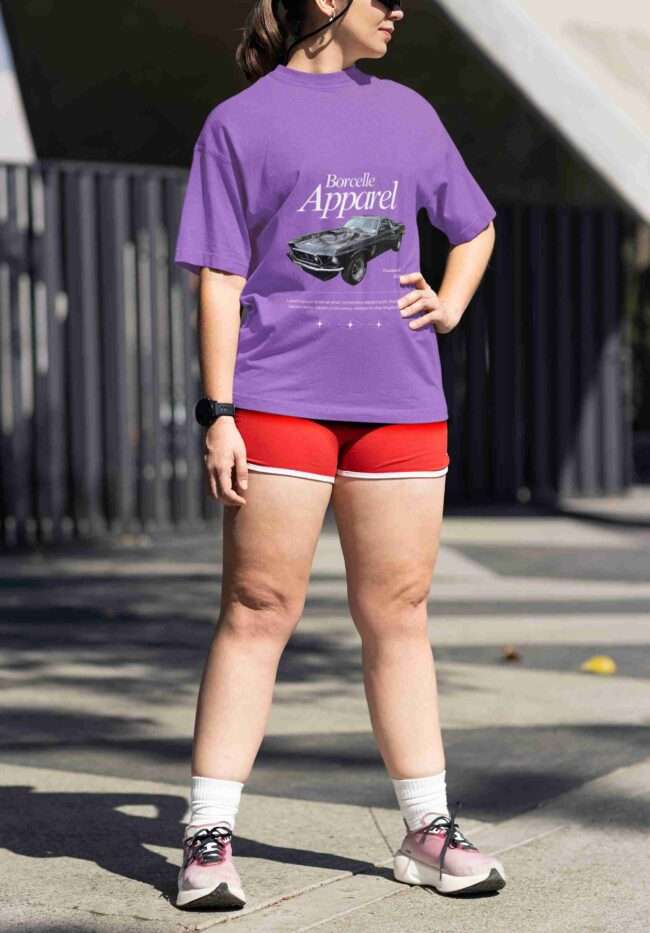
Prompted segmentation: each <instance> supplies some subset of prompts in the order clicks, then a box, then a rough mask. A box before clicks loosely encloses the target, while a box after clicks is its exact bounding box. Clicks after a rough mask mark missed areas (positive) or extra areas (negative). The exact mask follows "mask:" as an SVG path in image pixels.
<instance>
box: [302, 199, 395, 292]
mask: <svg viewBox="0 0 650 933" xmlns="http://www.w3.org/2000/svg"><path fill="white" fill-rule="evenodd" d="M404 229H405V227H404V224H401V223H398V222H397V221H395V220H391V218H390V217H377V216H367V215H364V216H358V217H350V219H349V220H346V222H345V223H344V224H343V226H342V227H333V228H332V229H330V230H319V231H318V232H317V233H305V234H303V236H299V237H296V238H295V239H293V240H289V252H288V253H287V256H288V257H289V259H291V261H292V262H295V263H296V265H298V266H300V268H301V269H304V270H305V272H309V273H311V275H315V276H316V277H317V278H319V279H323V280H327V279H332V278H334V276H335V275H338V273H339V272H340V273H341V276H342V278H343V280H344V281H345V282H347V283H348V284H349V285H358V284H359V282H361V280H362V279H363V277H364V275H365V274H366V268H367V264H368V261H369V260H370V259H373V258H374V257H375V256H378V255H379V254H380V253H383V252H384V251H385V250H387V249H393V250H395V251H397V250H398V249H399V248H400V245H401V243H402V236H403V235H404Z"/></svg>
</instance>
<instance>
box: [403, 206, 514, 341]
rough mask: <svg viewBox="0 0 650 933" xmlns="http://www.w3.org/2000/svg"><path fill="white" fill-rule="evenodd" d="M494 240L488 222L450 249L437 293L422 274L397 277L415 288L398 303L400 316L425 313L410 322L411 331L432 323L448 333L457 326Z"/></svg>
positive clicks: (494, 235)
mask: <svg viewBox="0 0 650 933" xmlns="http://www.w3.org/2000/svg"><path fill="white" fill-rule="evenodd" d="M495 238H496V234H495V231H494V223H493V222H492V221H490V223H489V224H488V226H487V227H486V228H485V230H483V231H482V232H481V233H479V234H478V236H475V237H474V239H472V240H468V242H467V243H458V244H456V246H452V247H451V249H450V251H449V255H448V257H447V264H446V266H445V272H444V275H443V277H442V282H441V283H440V288H439V289H438V291H437V292H435V291H434V290H433V289H432V288H431V286H430V285H429V283H428V282H427V281H426V279H425V278H424V276H423V275H422V273H421V272H408V273H405V274H404V275H401V276H400V282H401V284H402V285H409V284H412V285H413V286H414V288H413V291H410V292H407V293H406V295H403V296H402V297H401V298H400V300H399V302H398V307H399V308H400V309H401V310H400V313H401V315H402V317H410V316H411V315H413V314H417V313H418V312H421V311H423V312H425V313H424V314H421V315H420V316H419V317H417V318H416V319H415V320H413V321H409V327H410V328H411V329H412V330H419V329H420V328H421V327H426V326H427V325H429V324H433V326H434V327H435V329H436V332H437V333H439V334H448V333H449V331H451V330H453V329H454V327H456V325H457V324H458V323H459V321H460V319H461V318H462V316H463V314H464V312H465V309H466V308H467V306H468V304H469V303H470V301H471V300H472V297H473V296H474V293H475V291H476V289H477V288H478V286H479V284H480V281H481V279H482V278H483V274H484V273H485V270H486V268H487V264H488V262H489V260H490V256H491V255H492V250H493V249H494V241H495Z"/></svg>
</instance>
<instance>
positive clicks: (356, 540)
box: [332, 476, 446, 635]
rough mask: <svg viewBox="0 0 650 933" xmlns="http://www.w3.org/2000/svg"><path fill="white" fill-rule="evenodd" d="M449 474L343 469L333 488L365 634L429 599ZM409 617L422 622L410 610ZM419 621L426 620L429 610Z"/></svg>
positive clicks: (353, 601)
mask: <svg viewBox="0 0 650 933" xmlns="http://www.w3.org/2000/svg"><path fill="white" fill-rule="evenodd" d="M445 482H446V476H435V477H407V478H405V479H359V478H358V477H345V476H337V478H336V482H335V484H334V490H333V492H332V507H333V510H334V514H335V518H336V523H337V527H338V530H339V536H340V539H341V547H342V550H343V556H344V559H345V567H346V576H347V587H348V602H349V606H350V612H351V614H352V617H353V619H354V621H355V623H356V625H357V627H358V628H359V630H360V632H361V634H362V635H364V633H371V629H372V634H380V633H381V631H380V630H381V627H382V626H383V625H386V626H390V627H391V628H393V629H394V626H395V625H397V624H399V617H400V613H399V612H395V611H394V610H399V609H400V608H402V607H406V608H407V609H408V608H409V607H414V606H424V607H426V601H427V597H428V594H429V589H430V585H431V579H432V576H433V572H434V569H435V565H436V561H437V558H438V551H439V545H440V530H441V525H442V515H443V505H444V493H445ZM402 615H403V618H404V619H405V621H406V622H407V624H418V622H417V618H416V617H414V616H413V614H412V613H411V614H410V615H409V614H408V613H406V614H402ZM419 624H420V625H423V626H426V612H424V613H421V614H420V617H419Z"/></svg>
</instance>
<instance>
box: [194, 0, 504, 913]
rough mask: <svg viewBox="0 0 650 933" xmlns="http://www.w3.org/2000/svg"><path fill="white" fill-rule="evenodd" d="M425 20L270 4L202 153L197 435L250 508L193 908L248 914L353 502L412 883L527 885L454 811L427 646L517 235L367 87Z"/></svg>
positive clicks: (208, 724)
mask: <svg viewBox="0 0 650 933" xmlns="http://www.w3.org/2000/svg"><path fill="white" fill-rule="evenodd" d="M403 17H404V12H403V11H402V9H401V7H400V4H399V3H398V2H396V3H392V2H381V0H257V2H256V3H255V4H254V6H253V8H252V10H251V12H250V14H249V17H248V20H247V23H246V26H245V29H244V33H243V38H242V41H241V44H240V46H239V48H238V49H237V62H238V64H239V66H240V67H241V68H242V70H243V72H244V74H245V75H246V77H247V78H248V79H249V81H250V82H251V83H250V85H249V86H248V87H246V88H245V89H244V90H243V91H240V92H239V93H237V94H235V95H234V96H232V97H230V98H228V99H226V100H224V101H222V102H220V103H219V104H218V105H217V106H216V107H214V109H213V110H212V111H211V112H210V113H209V114H208V116H207V118H206V120H205V122H204V124H203V127H202V129H201V131H200V134H199V137H198V139H197V141H196V144H195V147H194V153H193V159H192V166H191V170H190V175H189V180H188V187H187V191H186V195H185V201H184V204H183V211H182V215H181V225H180V230H179V234H178V240H177V248H176V256H175V261H176V262H177V263H178V264H179V265H181V266H183V267H185V268H188V269H190V270H191V271H193V272H195V273H197V274H198V275H200V291H199V305H200V307H199V332H200V363H201V373H202V380H203V390H204V392H205V398H204V399H202V400H200V401H199V403H198V404H197V407H196V416H197V419H198V420H199V422H200V423H201V424H202V425H203V426H204V427H205V428H206V433H205V463H206V469H207V473H208V477H209V483H210V490H211V494H212V495H213V496H214V497H215V498H216V499H218V500H219V501H221V502H222V503H223V504H224V506H227V508H225V509H224V512H223V542H224V562H223V563H224V566H223V585H222V592H221V606H220V613H219V620H218V624H217V627H216V631H215V634H214V639H213V642H212V645H211V647H210V651H209V655H208V658H207V662H206V666H205V670H204V673H203V678H202V682H201V687H200V691H199V697H198V706H197V715H196V724H195V735H194V750H193V757H192V788H191V816H190V821H189V823H188V825H187V827H186V830H185V834H184V840H183V842H184V858H183V866H182V868H181V870H180V872H179V878H178V883H179V893H178V898H177V905H178V906H179V907H184V908H187V907H190V908H194V907H204V906H229V905H231V906H235V907H237V906H242V905H243V904H244V903H245V896H244V893H243V890H242V885H241V881H240V878H239V875H238V873H237V870H236V868H235V865H234V863H233V860H232V837H233V831H234V828H235V817H236V814H237V811H238V808H239V802H240V797H241V792H242V789H243V786H244V784H245V782H246V780H247V779H248V776H249V774H250V771H251V769H252V766H253V762H254V760H255V757H256V754H257V751H258V748H259V746H260V744H261V741H262V739H263V736H264V732H265V727H266V723H267V719H268V715H269V712H270V706H271V698H272V693H273V688H274V683H275V679H276V673H277V666H278V662H279V660H280V657H281V655H282V651H283V649H284V647H285V645H286V643H287V641H288V639H289V638H290V636H291V634H292V632H293V630H294V628H295V626H296V625H297V623H298V621H299V619H300V617H301V614H302V611H303V606H304V601H305V596H306V589H307V585H308V580H309V575H310V570H311V566H312V559H313V555H314V551H315V548H316V545H317V541H318V537H319V533H320V529H321V526H322V522H323V518H324V515H325V511H326V508H327V505H328V502H329V501H330V497H331V501H332V507H333V510H334V513H335V517H336V522H337V527H338V530H339V534H340V538H341V545H342V549H343V554H344V558H345V565H346V575H347V583H348V594H349V606H350V612H351V615H352V618H353V621H354V623H355V625H356V627H357V629H358V631H359V633H360V635H361V641H362V657H363V667H364V685H365V691H366V697H367V700H368V705H369V711H370V716H371V721H372V726H373V730H374V734H375V736H376V740H377V744H378V747H379V750H380V752H381V755H382V758H383V760H384V763H385V765H386V768H387V771H388V773H389V775H390V778H391V780H392V782H393V786H394V788H395V793H396V797H397V801H398V805H399V808H400V811H401V815H402V818H403V821H404V824H405V836H404V840H403V842H402V844H401V846H400V849H399V850H398V852H396V853H395V859H394V874H395V877H396V879H398V880H399V881H403V882H407V883H409V884H427V885H432V886H433V887H435V888H436V889H437V890H439V891H442V892H446V893H451V892H458V891H463V892H466V891H477V890H481V891H489V890H494V889H498V888H501V887H503V885H504V884H505V873H504V870H503V866H502V865H501V863H500V862H499V861H497V859H495V858H491V857H489V856H487V855H484V854H482V853H480V852H479V850H478V849H477V848H476V847H475V846H474V845H472V843H470V842H469V840H467V839H466V838H465V836H464V835H463V834H462V832H461V831H460V829H459V828H458V825H457V823H456V822H455V819H454V816H455V809H454V808H452V811H451V813H450V811H449V810H448V808H447V800H446V787H445V757H444V750H443V746H442V740H441V734H440V725H439V719H438V704H437V694H436V681H435V669H434V662H433V657H432V652H431V646H430V643H429V638H428V634H427V596H428V593H429V588H430V583H431V578H432V574H433V569H434V565H435V562H436V557H437V552H438V543H439V534H440V525H441V520H442V512H443V499H444V489H445V476H446V473H447V469H448V464H449V457H448V454H447V416H448V413H447V405H446V401H445V397H444V392H443V387H442V378H441V374H440V359H439V355H438V347H437V337H436V334H437V333H441V334H446V333H448V332H449V331H451V330H452V329H453V328H454V327H455V326H456V325H457V324H458V322H459V320H460V318H461V315H462V314H463V312H464V310H465V308H466V306H467V304H468V303H469V301H470V299H471V297H472V295H473V293H474V292H475V290H476V287H477V286H478V284H479V281H480V279H481V277H482V275H483V273H484V271H485V268H486V265H487V263H488V261H489V258H490V255H491V252H492V249H493V244H494V236H495V234H494V227H493V224H492V220H493V218H494V217H495V215H496V212H495V210H494V208H493V206H492V204H491V203H490V202H489V201H488V199H487V198H486V196H485V194H484V193H483V192H482V190H481V189H480V187H479V186H478V184H477V182H476V181H475V180H474V178H473V177H472V175H471V174H470V172H469V171H468V169H467V167H466V165H465V163H464V161H463V159H462V157H461V155H460V153H459V152H458V150H457V148H456V147H455V145H454V143H453V142H452V140H451V139H450V137H449V135H448V133H447V131H446V129H445V128H444V126H443V124H442V123H441V121H440V118H439V117H438V115H437V113H436V111H435V110H434V109H433V107H432V106H431V105H430V104H429V102H428V101H427V100H426V99H425V98H424V97H423V96H421V95H420V94H418V93H417V92H415V91H414V90H412V89H411V88H409V87H406V86H405V85H403V84H401V83H399V82H396V81H392V80H387V79H380V78H377V77H374V76H370V75H368V74H366V73H364V72H363V71H362V70H361V69H359V68H358V67H357V65H356V64H355V62H356V61H357V59H360V58H381V57H382V56H383V55H385V54H386V51H387V49H388V47H389V44H390V42H391V41H394V40H393V39H392V38H391V37H392V35H393V33H394V32H395V30H396V29H398V28H399V25H400V23H401V21H402V19H403ZM289 40H293V41H292V42H291V43H290V44H289ZM422 207H424V208H425V209H426V211H427V214H428V216H429V219H430V220H431V222H432V223H433V224H434V225H435V226H437V227H438V228H439V229H441V230H442V231H444V233H445V234H446V235H447V237H448V238H449V242H450V244H451V249H450V254H449V259H448V262H447V266H446V270H445V275H444V278H443V281H442V283H441V285H440V288H439V289H438V291H437V292H435V291H434V290H433V289H432V288H431V287H430V285H429V284H428V283H427V282H426V281H425V280H424V278H423V276H422V274H421V273H420V271H419V267H420V261H419V260H420V257H419V241H418V229H417V223H416V215H417V211H418V210H419V209H420V208H422ZM241 308H243V309H244V312H245V314H244V317H243V320H242V318H241V317H240V310H241Z"/></svg>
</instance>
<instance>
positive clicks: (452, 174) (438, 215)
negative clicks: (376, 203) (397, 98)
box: [418, 111, 497, 246]
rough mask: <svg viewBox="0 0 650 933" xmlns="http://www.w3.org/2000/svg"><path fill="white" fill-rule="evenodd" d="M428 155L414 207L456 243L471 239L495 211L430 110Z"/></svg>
mask: <svg viewBox="0 0 650 933" xmlns="http://www.w3.org/2000/svg"><path fill="white" fill-rule="evenodd" d="M433 114H434V127H433V139H432V140H431V142H432V146H430V147H429V151H430V152H431V156H430V158H428V159H425V171H423V173H422V177H421V179H420V184H419V191H420V197H419V204H418V207H425V208H426V211H427V215H428V217H429V220H430V221H431V223H432V224H433V226H434V227H437V228H438V229H439V230H442V232H443V233H444V234H445V235H446V236H447V239H448V240H449V242H450V243H451V244H452V246H456V245H457V244H458V243H466V242H468V241H469V240H472V239H474V237H475V236H478V234H479V233H481V231H483V230H484V229H485V228H486V227H487V226H488V224H489V223H490V221H491V220H492V219H493V218H494V217H496V213H497V212H496V210H495V208H494V206H493V205H492V204H491V203H490V201H489V200H488V198H487V196H486V195H485V193H484V191H483V190H482V188H481V187H480V185H479V184H478V182H477V181H476V179H475V178H474V176H473V175H472V173H471V172H470V170H469V169H468V167H467V165H466V164H465V161H464V159H463V157H462V156H461V154H460V152H459V150H458V147H457V146H456V145H455V143H454V141H453V139H452V138H451V136H450V135H449V133H448V132H447V129H446V127H445V126H444V124H443V123H442V121H441V120H440V118H439V117H438V115H437V114H436V113H435V111H433Z"/></svg>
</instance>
